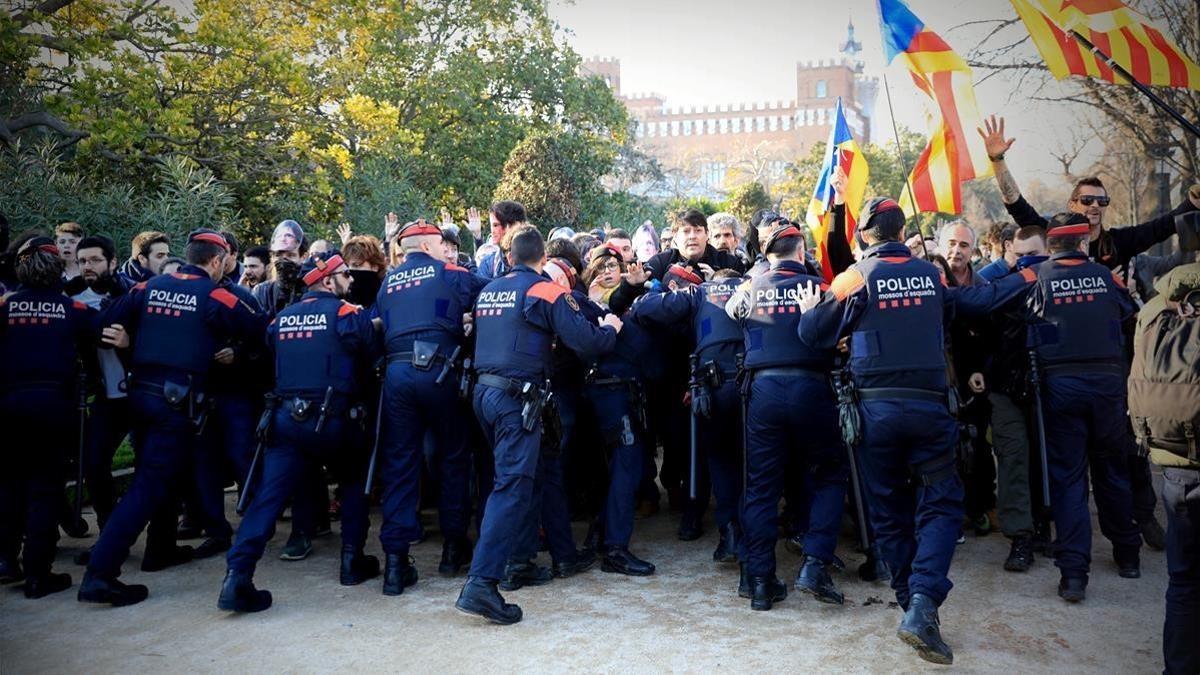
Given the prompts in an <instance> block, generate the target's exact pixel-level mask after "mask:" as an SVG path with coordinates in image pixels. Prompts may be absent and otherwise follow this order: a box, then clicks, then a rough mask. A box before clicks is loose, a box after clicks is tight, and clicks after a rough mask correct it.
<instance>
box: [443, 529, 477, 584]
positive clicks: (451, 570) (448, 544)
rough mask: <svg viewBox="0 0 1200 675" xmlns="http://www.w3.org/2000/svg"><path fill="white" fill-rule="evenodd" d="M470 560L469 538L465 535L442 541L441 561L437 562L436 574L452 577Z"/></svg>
mask: <svg viewBox="0 0 1200 675" xmlns="http://www.w3.org/2000/svg"><path fill="white" fill-rule="evenodd" d="M470 562H471V540H469V539H467V538H466V537H461V538H453V539H447V540H446V541H444V542H442V561H441V562H439V563H438V574H440V575H442V576H444V577H452V576H454V575H456V574H458V573H459V572H461V571H462V568H464V567H466V566H467V565H468V564H470Z"/></svg>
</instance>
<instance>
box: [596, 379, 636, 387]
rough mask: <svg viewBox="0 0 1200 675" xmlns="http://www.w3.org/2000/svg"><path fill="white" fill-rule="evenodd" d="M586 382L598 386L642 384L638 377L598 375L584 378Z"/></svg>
mask: <svg viewBox="0 0 1200 675" xmlns="http://www.w3.org/2000/svg"><path fill="white" fill-rule="evenodd" d="M584 384H590V385H595V386H597V387H626V386H633V385H637V384H640V380H638V379H637V378H636V377H615V376H614V377H596V378H589V379H586V380H584Z"/></svg>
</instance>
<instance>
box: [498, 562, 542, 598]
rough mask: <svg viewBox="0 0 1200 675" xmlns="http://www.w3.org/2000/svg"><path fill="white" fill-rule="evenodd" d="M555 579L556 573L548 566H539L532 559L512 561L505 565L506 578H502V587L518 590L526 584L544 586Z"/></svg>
mask: <svg viewBox="0 0 1200 675" xmlns="http://www.w3.org/2000/svg"><path fill="white" fill-rule="evenodd" d="M553 580H554V574H553V573H552V572H551V571H550V568H548V567H539V566H538V564H537V563H535V562H533V561H532V560H527V561H525V562H510V563H508V564H507V565H505V566H504V578H503V579H501V580H500V584H499V586H500V589H501V590H505V591H516V590H519V589H521V588H524V587H525V586H543V585H545V584H548V583H550V582H551V581H553Z"/></svg>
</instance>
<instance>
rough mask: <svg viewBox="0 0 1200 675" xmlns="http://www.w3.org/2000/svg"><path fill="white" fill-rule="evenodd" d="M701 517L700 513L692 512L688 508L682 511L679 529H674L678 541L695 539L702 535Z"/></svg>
mask: <svg viewBox="0 0 1200 675" xmlns="http://www.w3.org/2000/svg"><path fill="white" fill-rule="evenodd" d="M702 517H703V516H702V515H700V514H696V513H693V512H692V510H691V509H690V508H689V509H687V510H685V511H684V512H683V516H682V517H681V518H680V519H679V530H678V531H676V535H677V536H678V537H679V541H696V540H697V539H699V538H700V537H702V536H704V528H703V527H701V523H700V519H701V518H702Z"/></svg>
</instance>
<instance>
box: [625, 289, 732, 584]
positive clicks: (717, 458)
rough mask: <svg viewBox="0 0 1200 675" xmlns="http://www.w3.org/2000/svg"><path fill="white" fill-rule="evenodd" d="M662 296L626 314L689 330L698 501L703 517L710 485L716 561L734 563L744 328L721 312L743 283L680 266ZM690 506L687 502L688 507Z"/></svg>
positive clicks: (646, 300) (650, 298)
mask: <svg viewBox="0 0 1200 675" xmlns="http://www.w3.org/2000/svg"><path fill="white" fill-rule="evenodd" d="M666 279H667V288H668V289H669V292H666V293H650V294H647V295H644V296H642V297H641V298H639V299H638V300H637V302H635V303H634V305H633V308H632V309H631V310H630V318H631V319H633V320H635V321H638V322H651V323H654V324H658V325H661V326H672V325H676V324H678V323H680V322H684V323H686V324H687V325H689V326H690V327H691V333H692V341H693V343H694V345H695V346H694V347H693V355H694V358H693V361H694V363H695V364H696V366H698V368H699V372H697V373H694V374H693V377H694V378H696V380H697V382H698V386H697V387H696V388H695V389H694V390H693V392H692V395H693V396H694V397H696V398H697V399H698V400H696V401H693V415H695V416H696V424H695V433H696V438H695V440H694V442H695V443H696V446H697V447H696V454H697V457H698V458H701V457H702V458H703V459H698V461H701V462H703V461H705V460H707V467H708V472H707V475H706V476H705V475H703V474H701V473H700V472H699V470H697V471H698V475H697V482H698V483H700V484H699V485H697V489H696V491H697V496H698V498H697V500H696V501H697V502H700V503H699V504H696V505H695V506H696V507H698V508H699V510H700V514H701V515H703V511H704V508H706V507H707V501H708V500H707V499H703V500H701V499H699V495H700V494H701V493H702V492H705V493H706V492H707V487H708V486H707V485H704V484H703V483H705V482H709V483H711V486H712V492H713V494H714V496H715V497H716V511H715V513H714V517H715V520H716V524H717V529H718V531H719V532H720V540H719V542H718V543H717V548H716V550H714V551H713V555H712V557H713V560H714V561H716V562H734V561H736V560H737V548H738V540H739V535H740V525H739V521H738V505H739V502H740V500H741V493H742V484H741V483H742V465H741V461H740V460H741V454H742V447H741V445H742V438H741V437H742V434H741V433H740V431H739V427H740V425H741V423H742V422H741V419H740V418H741V399H740V396H739V395H738V390H737V383H736V381H735V380H736V379H737V362H738V355H739V354H740V353H741V352H742V349H743V337H742V327H741V325H739V324H738V323H737V322H736V321H734V320H733V319H731V318H730V317H729V316H728V315H727V314H726V313H725V303H726V302H727V301H728V300H729V298H730V296H732V295H733V293H734V291H736V290H737V287H738V286H739V285H740V284H741V277H739V276H738V275H737V273H736V272H734V271H733V270H720V271H718V272H717V274H716V277H715V278H714V279H713V280H712V281H705V280H704V279H703V278H701V277H700V276H699V275H697V274H696V273H694V272H692V271H691V270H689V269H687V268H686V267H683V266H681V265H672V266H671V268H670V269H669V270H668V271H667V277H666ZM691 506H693V504H692V503H690V502H689V507H691Z"/></svg>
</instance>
